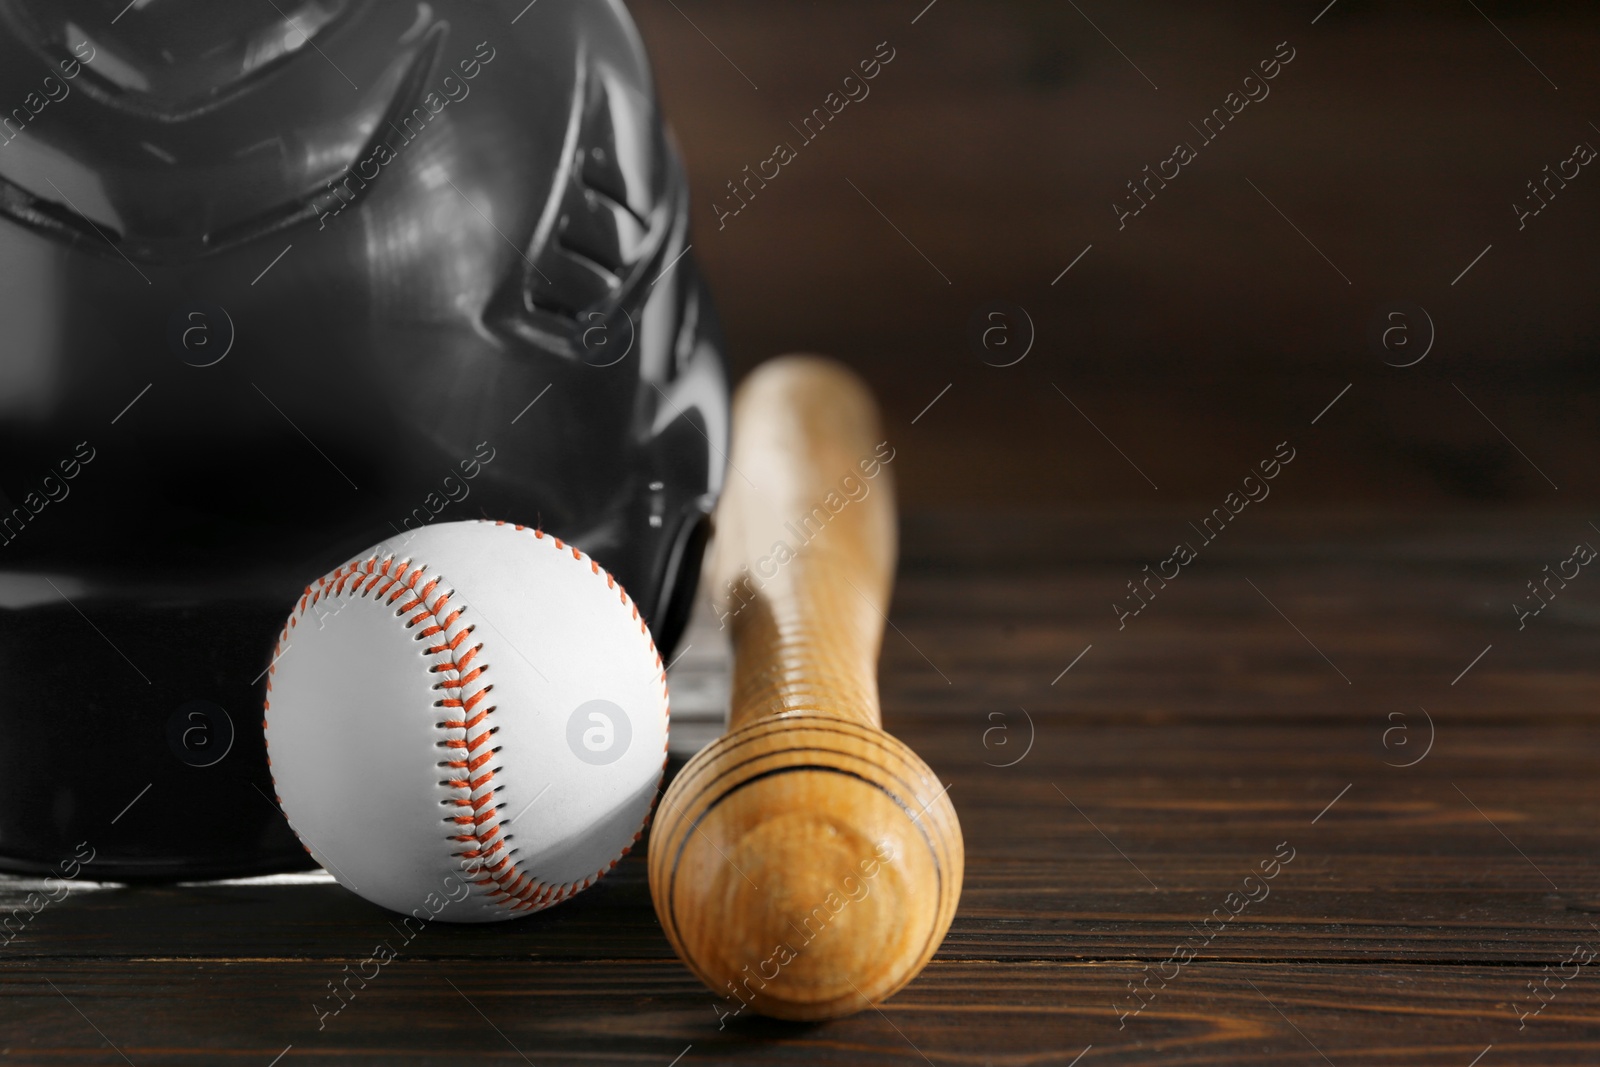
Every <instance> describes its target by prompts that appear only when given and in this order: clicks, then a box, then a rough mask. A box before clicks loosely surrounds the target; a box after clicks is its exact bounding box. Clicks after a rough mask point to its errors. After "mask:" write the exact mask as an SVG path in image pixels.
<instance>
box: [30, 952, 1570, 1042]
mask: <svg viewBox="0 0 1600 1067" xmlns="http://www.w3.org/2000/svg"><path fill="white" fill-rule="evenodd" d="M1595 943H1596V942H1595V939H1593V938H1591V940H1590V942H1589V944H1590V946H1591V947H1592V946H1593V945H1594V944H1595ZM1558 961H1559V957H1558ZM1558 961H1557V962H1558ZM351 962H352V963H354V962H355V961H353V960H352V961H351ZM1574 966H1575V965H1574ZM1593 967H1594V965H1593V964H1590V965H1589V966H1588V967H1586V968H1582V969H1580V970H1578V972H1577V975H1576V977H1574V978H1572V979H1571V980H1570V981H1569V982H1568V984H1567V985H1566V986H1565V987H1564V988H1563V987H1562V986H1561V985H1560V984H1559V982H1558V981H1555V980H1553V981H1552V982H1551V985H1550V988H1551V989H1552V990H1553V991H1554V992H1553V993H1552V994H1548V995H1549V996H1550V997H1551V999H1550V1003H1549V1005H1548V1006H1547V1007H1545V1008H1544V1010H1543V1011H1542V1012H1541V1013H1540V1014H1539V1015H1537V1016H1533V1017H1531V1018H1528V1019H1526V1020H1525V1021H1526V1025H1525V1027H1524V1028H1523V1029H1520V1030H1519V1018H1518V1013H1519V1011H1522V1012H1526V1011H1529V1010H1530V1006H1531V1005H1537V1004H1538V1003H1539V1002H1538V1001H1536V1000H1534V999H1533V996H1532V994H1531V993H1529V992H1528V990H1527V988H1526V983H1527V982H1528V981H1529V980H1530V979H1537V978H1540V977H1542V976H1543V973H1542V972H1540V971H1539V970H1538V969H1537V968H1492V967H1491V968H1482V967H1460V966H1437V965H1436V966H1416V965H1385V964H1377V965H1374V964H1352V965H1343V966H1340V965H1328V964H1310V963H1297V964H1293V965H1283V964H1277V965H1260V964H1239V963H1200V962H1193V963H1190V964H1189V965H1187V966H1186V967H1184V968H1183V969H1182V970H1180V971H1178V972H1176V974H1175V977H1173V978H1172V980H1171V981H1170V982H1169V983H1168V984H1167V986H1166V988H1164V989H1159V988H1158V985H1157V983H1155V982H1152V983H1151V985H1150V987H1149V988H1150V989H1151V990H1153V992H1150V993H1147V994H1146V996H1147V997H1148V998H1149V999H1148V1006H1147V1007H1146V1008H1145V1009H1144V1010H1143V1011H1142V1012H1140V1013H1139V1014H1137V1015H1124V1014H1123V1013H1125V1012H1126V1011H1127V1010H1128V1007H1129V1005H1130V1004H1133V1003H1137V1002H1136V1001H1134V1000H1133V998H1132V994H1130V993H1129V991H1128V985H1129V983H1130V981H1132V980H1135V979H1139V978H1141V977H1142V971H1141V968H1140V967H1139V966H1138V965H1133V964H1129V963H1120V962H1119V963H1082V964H1067V963H1010V964H1003V965H1002V964H996V963H985V962H957V961H936V962H935V963H934V964H933V965H932V966H931V967H930V968H929V969H928V971H927V973H926V974H925V975H924V977H923V979H922V980H921V981H919V982H918V983H916V984H915V985H914V986H912V987H911V988H910V989H908V990H907V991H905V992H904V993H901V994H900V995H899V996H896V997H895V998H893V999H892V1000H891V1001H889V1002H888V1003H887V1004H886V1005H884V1007H883V1008H882V1009H881V1011H869V1012H865V1013H862V1014H860V1015H857V1016H855V1017H854V1018H851V1019H845V1020H840V1021H836V1022H831V1023H826V1024H821V1025H802V1024H785V1023H777V1022H772V1021H767V1020H761V1019H755V1018H751V1017H748V1016H747V1017H744V1018H738V1017H735V1018H733V1019H731V1020H728V1021H727V1025H726V1026H725V1027H723V1028H721V1029H719V1020H720V1019H722V1016H721V1015H720V1014H719V1006H720V1005H719V1002H717V1001H716V1000H715V999H714V998H713V997H712V996H711V995H710V994H709V993H708V992H706V991H705V990H704V989H701V988H700V987H699V986H698V985H697V984H696V983H695V982H694V980H693V979H692V978H690V977H689V975H688V974H687V973H685V972H684V971H683V970H682V969H681V968H678V967H676V966H675V965H673V964H669V963H665V962H648V961H620V960H596V961H592V962H589V963H586V964H582V965H576V964H572V963H567V962H557V961H543V960H526V961H506V960H489V961H464V960H455V961H437V962H422V961H415V960H408V959H406V958H404V957H401V958H400V959H397V960H395V961H393V962H391V963H389V964H387V965H386V966H385V967H384V968H382V969H376V968H369V971H372V972H373V973H375V974H376V977H374V978H373V979H372V980H371V981H370V982H369V983H368V984H367V986H366V987H365V988H362V987H360V986H359V985H358V984H356V983H355V982H352V984H351V985H350V987H349V988H350V990H351V991H352V994H353V995H352V996H350V998H349V999H348V1000H346V1001H343V1003H344V1007H343V1008H342V1009H341V1010H340V1011H339V1013H338V1014H337V1015H331V1014H328V1015H323V1014H319V1008H320V1009H321V1011H322V1012H327V1011H328V1010H329V1009H330V1008H331V1006H333V1005H335V1004H337V1003H340V1002H338V1001H335V1000H334V999H333V998H332V996H331V995H330V994H329V993H328V991H327V983H328V982H330V981H334V980H338V979H339V978H340V976H341V973H342V972H341V966H339V965H335V964H333V963H331V962H328V961H315V962H303V961H260V962H251V963H240V964H232V965H229V964H222V963H204V964H198V965H196V964H192V963H188V962H174V961H166V960H152V961H143V962H139V963H135V964H131V965H130V964H126V963H120V962H105V961H82V962H78V963H74V964H73V965H72V966H71V967H63V966H60V965H54V966H48V965H27V966H25V967H22V966H17V965H10V966H8V967H6V968H5V969H4V970H3V971H0V998H3V999H4V1002H5V1007H6V1016H5V1018H6V1023H5V1041H6V1045H7V1055H8V1056H10V1057H11V1058H12V1060H13V1062H26V1063H30V1064H59V1063H81V1064H116V1063H122V1062H124V1061H123V1060H122V1059H121V1058H120V1056H119V1052H120V1054H121V1055H125V1056H126V1057H127V1060H128V1061H131V1062H132V1063H135V1064H141V1065H142V1064H147V1063H162V1064H174V1065H181V1064H201V1063H204V1064H235V1063H237V1064H252V1065H256V1067H259V1065H263V1064H266V1063H268V1062H270V1061H271V1060H272V1059H273V1057H274V1056H277V1055H279V1054H280V1053H282V1052H283V1051H284V1050H285V1049H286V1048H288V1047H289V1046H291V1045H292V1046H293V1047H292V1050H291V1051H290V1052H289V1054H288V1055H286V1056H285V1058H284V1059H283V1060H282V1061H281V1062H283V1063H285V1064H290V1063H293V1064H332V1063H352V1062H354V1063H373V1062H377V1063H406V1064H417V1065H423V1064H439V1065H456V1064H459V1063H461V1062H462V1060H463V1058H466V1057H470V1058H471V1059H472V1060H473V1062H493V1063H506V1064H521V1063H525V1062H532V1063H537V1064H545V1063H633V1064H648V1065H654V1067H667V1065H668V1064H669V1063H673V1062H681V1063H682V1064H684V1065H686V1067H687V1065H692V1064H694V1063H704V1062H736V1063H752V1062H759V1063H780V1064H781V1063H831V1064H850V1065H855V1067H861V1065H870V1064H891V1063H892V1064H908V1063H923V1062H927V1063H934V1064H970V1065H974V1067H976V1065H981V1064H985V1063H989V1064H1014V1065H1023V1064H1028V1065H1033V1064H1057V1065H1062V1067H1065V1065H1068V1064H1071V1063H1073V1062H1074V1060H1075V1058H1076V1057H1078V1056H1083V1058H1082V1060H1080V1061H1078V1062H1080V1063H1082V1064H1083V1065H1084V1067H1092V1065H1095V1064H1119V1063H1120V1064H1134V1063H1153V1062H1159V1063H1176V1064H1186V1065H1198V1064H1286V1063H1289V1064H1322V1063H1324V1062H1331V1063H1335V1064H1338V1065H1339V1067H1355V1065H1361V1064H1394V1063H1405V1064H1438V1065H1447V1067H1466V1065H1467V1064H1469V1063H1471V1062H1473V1060H1474V1057H1477V1056H1479V1055H1480V1054H1482V1053H1484V1051H1485V1050H1486V1049H1488V1048H1489V1047H1490V1046H1491V1045H1492V1046H1493V1051H1492V1052H1491V1053H1489V1054H1488V1055H1487V1056H1486V1057H1485V1058H1484V1059H1483V1060H1482V1061H1481V1062H1482V1063H1484V1064H1485V1065H1486V1067H1487V1065H1493V1064H1500V1065H1503V1064H1544V1065H1549V1064H1566V1063H1593V1062H1594V1060H1595V1057H1596V1055H1597V1054H1600V982H1597V981H1596V980H1595V977H1594V975H1593V974H1592V973H1591V972H1592V970H1593ZM1572 970H1573V968H1572V967H1568V968H1567V971H1568V973H1569V974H1570V973H1571V972H1572ZM51 983H53V985H54V988H52V985H51ZM319 994H320V999H319ZM69 1002H70V1003H69ZM721 1010H722V1011H726V1010H728V1009H726V1008H721ZM80 1013H81V1014H80ZM319 1021H320V1022H321V1024H322V1026H323V1028H322V1029H321V1030H320V1031H319V1030H318V1025H319ZM102 1034H103V1035H104V1039H102V1037H101V1035H102ZM106 1041H109V1042H112V1043H114V1044H115V1046H116V1048H117V1050H118V1051H113V1049H112V1048H110V1047H108V1046H107V1044H106V1043H105V1042H106ZM1090 1046H1093V1047H1092V1050H1091V1051H1090V1052H1089V1053H1088V1054H1085V1050H1086V1049H1088V1048H1089V1047H1090ZM680 1054H682V1056H683V1058H682V1060H681V1061H675V1060H674V1057H676V1056H679V1055H680Z"/></svg>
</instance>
